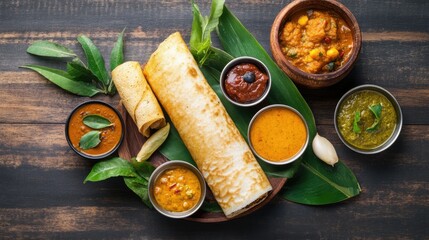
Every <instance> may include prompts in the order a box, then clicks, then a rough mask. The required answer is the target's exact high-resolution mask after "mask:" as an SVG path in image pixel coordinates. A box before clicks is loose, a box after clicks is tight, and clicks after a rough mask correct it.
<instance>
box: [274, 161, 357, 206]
mask: <svg viewBox="0 0 429 240" xmlns="http://www.w3.org/2000/svg"><path fill="white" fill-rule="evenodd" d="M315 161H320V160H319V159H316V158H313V157H310V158H307V159H306V161H303V162H302V167H301V168H300V169H299V171H298V172H297V173H296V174H295V176H294V177H293V178H291V179H288V181H287V183H286V184H285V186H284V188H283V189H282V191H281V192H280V196H282V197H284V198H286V199H287V200H289V201H293V202H297V203H301V204H309V205H322V204H332V203H336V202H340V201H343V200H346V199H349V198H351V197H353V196H356V195H358V194H359V192H360V191H361V188H360V186H359V183H358V182H357V179H356V178H355V176H354V174H353V172H352V171H351V170H350V169H349V168H347V167H346V165H344V164H338V163H341V162H338V163H337V164H335V166H334V167H332V166H328V165H326V164H317V163H316V162H315Z"/></svg>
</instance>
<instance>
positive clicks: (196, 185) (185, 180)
mask: <svg viewBox="0 0 429 240" xmlns="http://www.w3.org/2000/svg"><path fill="white" fill-rule="evenodd" d="M153 191H154V196H155V200H156V202H157V203H158V204H159V206H161V207H162V208H163V209H165V210H167V211H170V212H183V211H186V210H189V209H191V208H192V207H194V206H195V205H196V204H197V203H198V201H199V200H200V197H201V184H200V181H199V180H198V177H197V176H196V175H195V174H194V173H193V172H192V171H191V170H189V169H187V168H184V167H176V168H173V169H168V170H166V171H165V172H163V173H162V174H161V175H160V176H159V177H158V179H157V180H156V181H155V186H154V190H153Z"/></svg>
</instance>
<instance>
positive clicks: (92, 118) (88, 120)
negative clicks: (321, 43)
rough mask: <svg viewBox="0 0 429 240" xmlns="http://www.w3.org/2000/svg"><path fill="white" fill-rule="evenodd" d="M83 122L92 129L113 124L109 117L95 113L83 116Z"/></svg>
mask: <svg viewBox="0 0 429 240" xmlns="http://www.w3.org/2000/svg"><path fill="white" fill-rule="evenodd" d="M83 124H85V125H86V126H88V127H90V128H93V129H103V128H106V127H110V126H112V125H113V123H112V122H111V121H109V119H107V118H105V117H103V116H100V115H96V114H90V115H86V116H85V117H84V118H83Z"/></svg>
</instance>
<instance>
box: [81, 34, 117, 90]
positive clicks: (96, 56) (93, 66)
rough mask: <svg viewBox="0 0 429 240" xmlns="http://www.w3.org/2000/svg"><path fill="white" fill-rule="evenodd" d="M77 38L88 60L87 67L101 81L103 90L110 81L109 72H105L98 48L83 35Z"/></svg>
mask: <svg viewBox="0 0 429 240" xmlns="http://www.w3.org/2000/svg"><path fill="white" fill-rule="evenodd" d="M77 40H78V41H79V43H80V44H81V45H82V48H83V51H84V52H85V56H86V58H87V60H88V68H89V70H91V72H92V73H93V74H94V75H95V76H96V77H97V79H98V80H100V81H101V83H102V84H103V86H104V87H105V90H107V87H108V85H109V83H110V78H109V74H108V73H107V70H106V66H105V65H104V59H103V56H102V55H101V53H100V51H99V50H98V48H97V47H96V46H95V45H94V43H93V42H92V41H91V39H89V38H88V37H86V36H85V35H80V36H79V37H78V38H77Z"/></svg>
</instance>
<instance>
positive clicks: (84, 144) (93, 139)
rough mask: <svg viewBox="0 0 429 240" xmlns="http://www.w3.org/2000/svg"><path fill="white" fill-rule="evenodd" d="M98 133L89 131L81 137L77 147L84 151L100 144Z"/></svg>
mask: <svg viewBox="0 0 429 240" xmlns="http://www.w3.org/2000/svg"><path fill="white" fill-rule="evenodd" d="M100 134H101V132H100V131H90V132H88V133H86V134H85V135H83V136H82V137H81V138H80V141H79V147H80V148H82V149H84V150H86V149H90V148H94V147H96V146H98V144H100V142H101V140H100Z"/></svg>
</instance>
